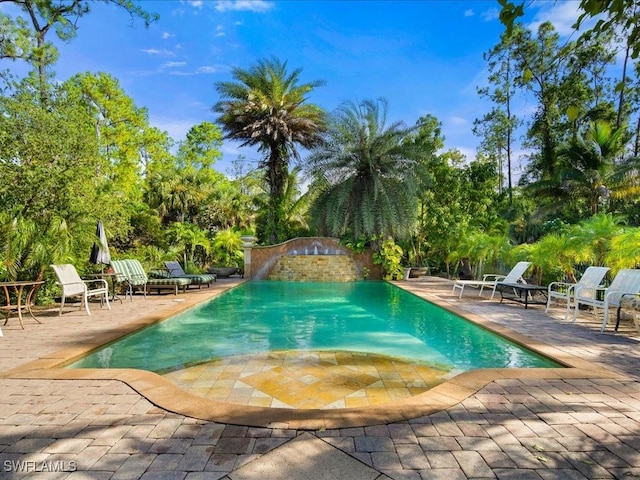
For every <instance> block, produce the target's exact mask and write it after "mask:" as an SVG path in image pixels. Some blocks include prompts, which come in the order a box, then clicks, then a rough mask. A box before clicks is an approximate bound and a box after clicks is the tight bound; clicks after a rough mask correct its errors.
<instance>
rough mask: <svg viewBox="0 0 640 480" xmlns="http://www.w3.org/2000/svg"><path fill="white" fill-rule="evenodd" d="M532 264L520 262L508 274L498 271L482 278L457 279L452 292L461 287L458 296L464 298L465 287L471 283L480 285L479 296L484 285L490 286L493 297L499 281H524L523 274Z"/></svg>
mask: <svg viewBox="0 0 640 480" xmlns="http://www.w3.org/2000/svg"><path fill="white" fill-rule="evenodd" d="M530 265H531V262H518V263H516V265H515V266H514V267H513V268H512V269H511V271H510V272H509V273H507V274H506V275H500V274H497V273H487V274H486V275H484V276H483V277H482V280H457V281H456V282H455V283H454V284H453V290H452V292H451V293H452V294H455V293H456V288H458V289H460V295H459V296H458V298H462V293H463V292H464V287H466V286H468V285H469V286H472V287H480V293H478V296H480V295H482V290H483V289H484V287H490V288H492V289H493V292H491V299H493V297H494V295H495V294H496V286H497V285H498V282H504V283H518V282H523V281H524V280H523V279H522V275H524V272H526V271H527V268H529V266H530Z"/></svg>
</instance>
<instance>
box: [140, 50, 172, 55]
mask: <svg viewBox="0 0 640 480" xmlns="http://www.w3.org/2000/svg"><path fill="white" fill-rule="evenodd" d="M140 51H141V52H142V53H146V54H148V55H162V56H165V57H175V54H174V53H173V52H171V51H170V50H164V49H163V50H158V49H157V48H143V49H141V50H140Z"/></svg>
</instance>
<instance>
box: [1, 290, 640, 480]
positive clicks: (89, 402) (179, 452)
mask: <svg viewBox="0 0 640 480" xmlns="http://www.w3.org/2000/svg"><path fill="white" fill-rule="evenodd" d="M401 283H402V284H403V285H404V286H405V287H410V288H411V289H412V290H413V291H415V292H416V293H418V294H421V295H425V296H427V297H429V298H431V299H435V300H439V301H442V302H445V303H446V302H451V304H452V305H455V306H457V307H458V308H461V309H462V310H465V311H467V312H469V313H471V314H474V315H478V316H481V317H483V318H487V319H490V320H491V321H492V322H495V323H497V324H500V325H502V326H504V327H506V328H509V329H511V330H513V331H515V332H518V333H519V334H522V335H525V336H528V337H529V338H531V339H533V340H535V341H537V342H542V343H544V344H548V345H551V346H553V347H555V348H557V349H560V350H561V351H563V352H566V353H567V354H569V355H573V356H576V357H579V358H581V359H583V360H587V361H589V362H593V363H594V364H596V365H598V366H599V367H604V368H607V369H611V370H613V371H615V372H617V373H618V374H620V375H619V377H618V378H614V377H611V376H607V375H603V377H602V378H597V377H596V378H574V379H572V378H566V379H563V378H525V379H510V378H503V379H499V380H495V381H491V382H490V383H488V384H487V385H486V386H485V387H483V388H482V389H480V390H479V391H477V392H476V393H474V394H471V395H469V396H468V397H466V398H465V399H464V400H462V401H461V402H459V403H457V404H455V405H453V406H452V407H450V408H447V409H445V410H443V411H439V412H437V413H432V414H430V415H425V416H420V417H418V418H414V419H411V420H407V421H402V422H395V423H388V424H382V425H371V426H363V427H351V428H323V429H318V430H306V431H303V430H296V429H289V428H283V427H284V426H285V425H282V426H279V425H272V426H271V427H270V428H267V427H250V426H245V425H231V424H223V423H217V422H212V421H205V420H198V419H194V418H190V417H187V416H183V415H179V414H176V413H172V412H170V411H167V410H164V409H162V408H159V407H157V406H155V405H153V404H152V403H151V402H150V401H149V400H147V399H146V398H145V397H143V396H142V395H140V394H139V393H137V392H136V391H135V390H134V389H133V388H132V387H131V386H129V385H127V384H125V383H124V382H121V381H117V380H75V379H74V380H49V379H32V378H6V377H7V375H8V374H7V372H9V371H10V370H12V369H15V368H17V367H20V366H21V365H23V364H25V363H27V362H34V361H37V360H38V359H41V358H43V359H46V358H47V356H51V355H52V354H54V352H57V351H58V350H60V349H62V348H65V349H68V348H73V347H74V345H79V344H81V343H83V342H92V341H94V339H95V338H96V337H104V338H106V337H109V336H112V335H114V334H115V333H117V332H118V331H120V327H121V326H122V325H124V324H126V323H129V322H131V321H133V320H136V318H139V317H142V316H144V315H146V314H148V313H149V312H153V311H157V312H162V311H164V310H166V309H172V308H173V309H176V308H180V307H181V306H183V305H184V306H186V305H188V304H191V303H194V302H197V301H199V300H202V299H204V298H206V297H207V296H209V295H211V292H212V291H213V289H216V288H218V289H221V288H224V286H225V282H224V281H220V282H218V285H217V286H212V287H211V290H210V289H203V290H199V291H192V292H190V293H187V294H186V295H179V296H177V297H176V296H173V295H158V296H156V295H154V296H150V297H149V299H147V300H144V299H143V298H141V297H136V298H135V299H134V301H133V302H128V301H125V302H123V303H115V304H114V305H113V309H112V310H111V311H107V310H106V309H100V308H99V305H97V304H92V315H91V316H90V317H87V316H86V315H84V313H82V312H81V311H77V310H75V309H73V310H72V309H71V308H69V310H67V313H65V314H63V315H62V316H61V317H58V316H57V313H50V312H42V313H41V315H40V319H41V321H42V324H41V325H38V324H36V323H35V322H33V321H32V320H30V319H29V318H28V317H27V318H25V322H24V323H25V328H24V330H22V329H21V328H20V326H19V324H18V322H17V320H16V319H14V318H11V319H10V320H9V323H8V325H7V326H4V327H2V331H3V334H4V336H3V337H0V478H3V479H5V478H6V479H14V478H56V479H57V478H70V479H74V478H78V479H86V478H91V479H102V478H104V479H137V478H148V479H163V478H167V479H193V480H196V479H211V480H215V479H219V478H224V479H226V478H229V479H232V480H243V479H253V478H261V479H266V478H286V476H288V477H289V478H293V476H295V477H296V478H327V479H332V478H336V479H338V478H339V479H340V480H342V479H345V478H354V479H359V478H363V479H364V478H371V479H374V478H377V479H382V478H394V479H436V480H437V479H446V480H456V479H480V478H493V479H569V480H572V479H598V478H602V479H607V478H620V479H628V478H635V477H640V381H639V380H640V374H639V373H638V372H640V349H639V348H638V346H639V344H638V334H637V332H636V331H635V328H634V327H633V325H632V323H630V322H627V323H623V325H622V326H621V331H620V332H618V333H613V331H612V329H609V330H608V331H607V332H605V333H599V327H600V323H601V322H600V321H598V320H596V319H595V318H594V317H593V316H592V315H589V314H586V313H584V314H582V315H581V316H580V318H579V320H578V322H577V323H576V324H571V323H567V322H564V321H563V320H562V318H563V317H564V311H563V310H562V309H561V308H558V309H555V310H552V311H551V312H550V315H549V316H548V315H545V313H544V307H540V306H538V307H533V308H530V309H528V310H525V309H524V308H522V306H519V305H515V304H503V305H501V304H499V302H498V301H496V300H494V301H490V300H488V299H487V298H486V297H485V298H478V297H477V292H476V291H474V290H472V289H470V291H469V292H465V296H464V297H463V299H462V300H460V301H458V300H457V297H455V296H453V295H451V283H450V282H448V281H444V280H439V279H416V280H410V281H409V282H401ZM226 285H227V286H228V284H226ZM3 377H4V378H3ZM294 439H296V442H292V441H293V440H294ZM318 442H323V443H318ZM285 449H288V450H285ZM296 452H297V453H296ZM278 472H280V474H281V475H279V473H278Z"/></svg>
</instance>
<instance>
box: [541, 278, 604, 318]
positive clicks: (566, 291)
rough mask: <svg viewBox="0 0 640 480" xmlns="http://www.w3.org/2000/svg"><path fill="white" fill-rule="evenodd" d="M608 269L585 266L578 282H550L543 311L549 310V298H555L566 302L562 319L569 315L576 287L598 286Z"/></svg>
mask: <svg viewBox="0 0 640 480" xmlns="http://www.w3.org/2000/svg"><path fill="white" fill-rule="evenodd" d="M608 271H609V267H589V268H587V269H586V270H585V271H584V273H583V274H582V277H580V280H579V281H578V283H567V282H551V283H550V284H549V286H548V292H547V308H546V309H545V313H547V312H548V311H549V307H550V306H551V300H552V299H554V298H557V299H559V300H564V301H566V303H567V309H566V311H565V313H564V319H565V320H566V319H567V318H568V317H569V310H571V301H572V300H573V297H574V293H575V289H576V287H599V286H600V284H601V283H602V280H603V279H604V276H605V275H606V274H607V272H608Z"/></svg>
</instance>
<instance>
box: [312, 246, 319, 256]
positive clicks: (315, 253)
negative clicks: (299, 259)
mask: <svg viewBox="0 0 640 480" xmlns="http://www.w3.org/2000/svg"><path fill="white" fill-rule="evenodd" d="M313 254H314V255H317V254H318V246H317V245H316V246H315V247H313Z"/></svg>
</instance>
